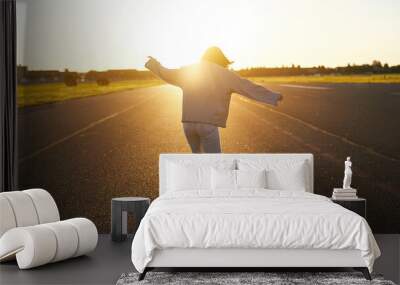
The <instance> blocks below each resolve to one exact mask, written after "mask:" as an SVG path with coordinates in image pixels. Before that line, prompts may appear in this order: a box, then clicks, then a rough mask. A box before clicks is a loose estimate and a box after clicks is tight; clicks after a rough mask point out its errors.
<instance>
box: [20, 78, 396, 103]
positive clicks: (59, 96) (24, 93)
mask: <svg viewBox="0 0 400 285" xmlns="http://www.w3.org/2000/svg"><path fill="white" fill-rule="evenodd" d="M250 79H251V80H253V81H255V82H260V83H302V84H309V83H311V84H312V83H316V84H318V83H320V84H322V83H372V84H374V83H400V74H379V75H336V76H335V75H324V76H271V77H251V78H250ZM160 84H163V82H162V81H161V80H157V79H149V80H130V81H118V82H111V84H110V85H108V86H98V85H97V84H96V83H95V82H87V83H80V84H78V86H75V87H67V86H65V85H64V83H47V84H35V85H20V86H18V106H19V107H25V106H32V105H39V104H45V103H53V102H59V101H64V100H69V99H75V98H82V97H88V96H96V95H103V94H107V93H112V92H117V91H123V90H131V89H136V88H142V87H150V86H156V85H160Z"/></svg>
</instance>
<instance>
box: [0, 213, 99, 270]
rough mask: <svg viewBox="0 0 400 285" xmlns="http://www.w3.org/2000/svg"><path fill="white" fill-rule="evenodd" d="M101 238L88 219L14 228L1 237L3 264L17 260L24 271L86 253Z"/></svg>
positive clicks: (0, 245)
mask: <svg viewBox="0 0 400 285" xmlns="http://www.w3.org/2000/svg"><path fill="white" fill-rule="evenodd" d="M97 239H98V236H97V229H96V226H95V225H94V224H93V222H91V221H90V220H88V219H85V218H75V219H70V220H65V221H61V222H54V223H49V224H42V225H36V226H30V227H18V228H13V229H11V230H9V231H7V232H6V233H5V234H4V235H3V236H2V237H1V238H0V261H5V260H9V259H13V258H14V257H16V259H17V263H18V266H19V268H20V269H28V268H32V267H37V266H40V265H43V264H46V263H50V262H57V261H60V260H64V259H68V258H71V257H76V256H80V255H83V254H86V253H88V252H90V251H92V250H94V249H95V248H96V245H97Z"/></svg>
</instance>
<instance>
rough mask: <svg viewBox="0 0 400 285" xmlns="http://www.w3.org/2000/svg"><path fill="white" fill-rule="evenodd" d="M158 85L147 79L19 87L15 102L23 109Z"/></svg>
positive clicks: (154, 81) (158, 82)
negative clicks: (99, 84) (105, 83)
mask: <svg viewBox="0 0 400 285" xmlns="http://www.w3.org/2000/svg"><path fill="white" fill-rule="evenodd" d="M160 84H162V81H160V80H156V79H149V80H130V81H118V82H111V84H110V85H108V86H98V85H97V84H96V82H86V83H80V84H78V85H77V86H74V87H67V86H65V84H64V83H45V84H35V85H20V86H18V91H17V92H18V96H17V102H18V106H19V107H25V106H32V105H39V104H45V103H53V102H59V101H64V100H69V99H75V98H82V97H88V96H96V95H102V94H107V93H112V92H117V91H123V90H131V89H136V88H142V87H150V86H156V85H160Z"/></svg>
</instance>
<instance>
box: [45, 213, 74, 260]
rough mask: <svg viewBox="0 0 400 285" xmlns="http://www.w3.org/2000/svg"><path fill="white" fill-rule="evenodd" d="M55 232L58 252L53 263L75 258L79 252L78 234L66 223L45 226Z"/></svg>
mask: <svg viewBox="0 0 400 285" xmlns="http://www.w3.org/2000/svg"><path fill="white" fill-rule="evenodd" d="M43 226H44V227H47V228H49V229H51V230H52V231H53V233H54V234H55V236H56V239H57V250H56V253H55V255H54V257H53V259H52V260H51V262H57V261H60V260H64V259H67V258H71V257H73V256H75V253H76V252H77V250H78V241H79V238H78V232H77V231H76V229H75V228H74V226H73V225H71V224H70V223H68V222H66V221H62V222H55V223H48V224H44V225H43Z"/></svg>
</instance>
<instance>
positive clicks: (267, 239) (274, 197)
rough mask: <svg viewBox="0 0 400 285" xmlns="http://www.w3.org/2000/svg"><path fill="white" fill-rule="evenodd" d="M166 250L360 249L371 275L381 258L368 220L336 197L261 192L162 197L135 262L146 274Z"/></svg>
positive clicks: (136, 247) (137, 243)
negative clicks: (158, 253) (155, 255)
mask: <svg viewBox="0 0 400 285" xmlns="http://www.w3.org/2000/svg"><path fill="white" fill-rule="evenodd" d="M165 248H275V249H278V248H302V249H358V250H360V251H361V255H362V257H363V259H364V260H365V264H366V266H367V267H368V268H369V270H370V271H371V272H372V267H373V263H374V260H375V259H376V258H377V257H379V255H380V251H379V248H378V246H377V244H376V241H375V239H374V237H373V235H372V232H371V229H370V227H369V225H368V223H367V222H366V221H365V219H363V218H362V217H360V216H359V215H357V214H355V213H353V212H351V211H349V210H346V209H344V208H342V207H341V206H339V205H337V204H335V203H333V202H331V201H330V199H328V198H326V197H324V196H320V195H316V194H311V193H307V192H298V191H297V192H296V191H277V190H257V189H248V190H240V191H233V192H229V191H227V192H224V191H221V192H219V193H218V194H217V196H216V194H215V193H212V194H211V193H206V192H203V193H200V194H199V193H198V192H197V191H180V192H172V193H170V194H168V193H167V194H164V195H163V196H161V197H159V198H157V199H156V200H154V202H153V203H152V204H151V206H150V208H149V210H148V211H147V213H146V215H145V217H144V218H143V219H142V221H141V223H140V226H139V228H138V231H137V232H136V235H135V237H134V240H133V243H132V262H133V264H134V266H135V267H136V269H137V270H138V271H139V272H143V270H144V268H145V267H146V265H147V264H148V263H149V262H150V261H151V260H152V256H153V252H154V250H155V249H165Z"/></svg>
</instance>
